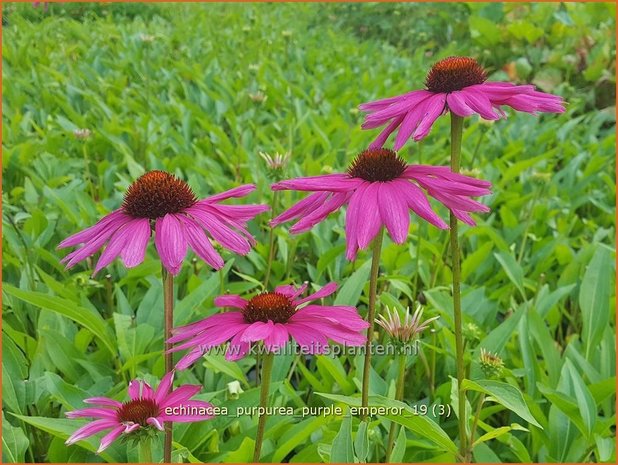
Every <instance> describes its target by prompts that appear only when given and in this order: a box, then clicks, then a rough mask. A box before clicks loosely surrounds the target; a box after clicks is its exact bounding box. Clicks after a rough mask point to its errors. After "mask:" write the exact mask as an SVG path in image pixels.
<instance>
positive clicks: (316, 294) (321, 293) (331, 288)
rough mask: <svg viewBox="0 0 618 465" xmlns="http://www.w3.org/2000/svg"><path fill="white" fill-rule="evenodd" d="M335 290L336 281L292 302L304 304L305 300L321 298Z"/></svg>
mask: <svg viewBox="0 0 618 465" xmlns="http://www.w3.org/2000/svg"><path fill="white" fill-rule="evenodd" d="M336 290H337V283H328V284H326V285H324V286H322V288H321V289H320V290H319V291H317V292H314V293H313V294H311V295H309V296H307V297H305V298H304V299H300V300H298V301H295V302H294V304H295V305H297V306H298V305H302V304H304V303H305V302H310V301H312V300H317V299H321V298H323V297H327V296H329V295H331V294H332V293H333V292H335V291H336Z"/></svg>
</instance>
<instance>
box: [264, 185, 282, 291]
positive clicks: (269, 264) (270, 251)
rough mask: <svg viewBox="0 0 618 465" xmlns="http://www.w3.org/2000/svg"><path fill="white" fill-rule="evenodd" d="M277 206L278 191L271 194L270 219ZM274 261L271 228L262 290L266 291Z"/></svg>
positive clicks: (273, 235) (271, 228)
mask: <svg viewBox="0 0 618 465" xmlns="http://www.w3.org/2000/svg"><path fill="white" fill-rule="evenodd" d="M278 206H279V191H275V192H274V194H273V205H272V210H271V211H272V214H271V217H270V219H271V220H273V219H274V218H275V212H276V211H277V209H278ZM274 259H275V232H274V228H273V227H272V226H271V227H270V231H269V232H268V262H267V264H266V275H265V277H264V288H266V289H268V282H269V281H270V273H271V271H272V266H273V260H274Z"/></svg>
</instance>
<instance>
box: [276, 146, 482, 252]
mask: <svg viewBox="0 0 618 465" xmlns="http://www.w3.org/2000/svg"><path fill="white" fill-rule="evenodd" d="M490 187H491V183H489V182H487V181H481V180H478V179H474V178H471V177H468V176H463V175H461V174H457V173H453V172H452V171H451V170H450V168H448V167H446V166H427V165H408V164H406V162H405V161H404V160H403V159H402V158H401V157H399V156H398V155H397V154H396V153H395V152H394V151H392V150H389V149H368V150H365V151H364V152H361V153H360V154H359V155H358V156H357V157H356V159H355V160H354V161H353V162H352V164H351V165H350V167H349V168H348V170H347V173H340V174H327V175H323V176H313V177H307V178H296V179H290V180H286V181H281V182H278V183H275V184H273V186H272V189H274V190H286V189H293V190H299V191H314V193H313V194H311V195H309V196H308V197H306V198H305V199H303V200H301V201H300V202H298V203H297V204H296V205H294V206H292V207H291V208H290V209H288V210H286V211H285V212H283V213H282V214H280V215H279V216H277V217H276V218H275V219H273V220H272V222H271V224H272V225H273V226H275V225H278V224H281V223H283V222H285V221H290V220H292V219H295V218H300V220H299V221H298V222H297V223H296V224H295V225H294V226H292V227H291V228H290V232H291V233H301V232H305V231H308V230H309V229H311V228H312V227H313V226H315V225H316V224H318V223H319V222H321V221H322V220H324V219H325V218H326V217H327V216H328V215H329V214H331V213H332V212H334V211H335V210H338V209H339V208H341V207H342V206H343V205H345V204H347V205H348V209H347V213H346V221H345V223H346V224H345V234H346V242H347V249H346V257H347V258H348V259H349V260H354V259H355V258H356V254H357V252H358V249H364V248H366V247H367V246H368V245H369V244H370V242H371V241H372V239H373V238H374V237H375V236H376V234H377V233H378V232H379V231H380V228H381V227H382V226H386V229H387V231H388V233H389V234H390V236H391V238H392V239H393V241H395V242H396V243H397V244H402V243H403V242H404V241H405V240H406V238H407V236H408V228H409V226H410V214H409V210H412V211H413V212H414V213H416V214H417V215H418V216H420V217H421V218H423V219H424V220H426V221H428V222H429V223H431V224H433V225H434V226H436V227H438V228H440V229H448V225H447V224H446V223H445V222H444V221H443V220H442V218H440V217H439V216H438V215H437V214H436V213H435V212H434V211H433V210H432V208H431V205H430V204H429V201H428V200H427V196H426V194H428V195H429V196H431V197H433V198H434V199H436V200H438V201H439V202H441V203H442V204H444V205H445V206H446V207H448V208H449V209H450V210H451V211H452V212H453V214H454V215H455V216H456V217H457V218H458V219H459V220H461V221H463V222H464V223H466V224H469V225H474V224H475V223H474V220H473V219H472V218H471V217H470V215H469V214H468V213H469V212H488V211H489V207H487V206H486V205H483V204H482V203H479V202H477V201H475V200H472V199H470V196H481V195H487V194H489V193H490V191H489V188H490Z"/></svg>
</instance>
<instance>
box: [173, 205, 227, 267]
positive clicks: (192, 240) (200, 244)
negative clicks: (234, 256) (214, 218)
mask: <svg viewBox="0 0 618 465" xmlns="http://www.w3.org/2000/svg"><path fill="white" fill-rule="evenodd" d="M179 218H180V220H181V221H182V223H183V224H184V227H185V233H186V237H187V242H188V243H189V247H191V248H192V249H193V251H194V252H195V253H196V254H197V256H198V257H200V258H201V259H202V260H204V261H205V262H206V263H208V264H209V265H210V266H212V267H213V268H214V269H215V270H220V269H221V268H223V266H224V265H225V262H224V261H223V258H221V255H219V253H218V252H217V251H216V250H215V248H214V247H213V246H212V244H211V243H210V239H208V236H206V234H205V233H204V230H203V229H202V228H201V226H200V225H198V224H197V223H196V222H195V220H193V219H192V218H188V217H186V216H184V215H183V216H180V215H179Z"/></svg>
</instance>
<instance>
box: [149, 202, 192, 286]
mask: <svg viewBox="0 0 618 465" xmlns="http://www.w3.org/2000/svg"><path fill="white" fill-rule="evenodd" d="M155 246H156V248H157V252H159V257H161V263H163V266H165V268H166V269H167V270H168V271H169V272H170V273H172V274H173V275H176V274H178V273H179V272H180V268H181V267H182V261H183V260H184V258H185V255H187V238H186V235H185V231H184V226H183V224H182V223H181V222H180V221H179V219H178V218H177V217H176V214H172V213H168V214H167V215H165V216H164V217H163V218H158V219H157V221H156V223H155Z"/></svg>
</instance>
